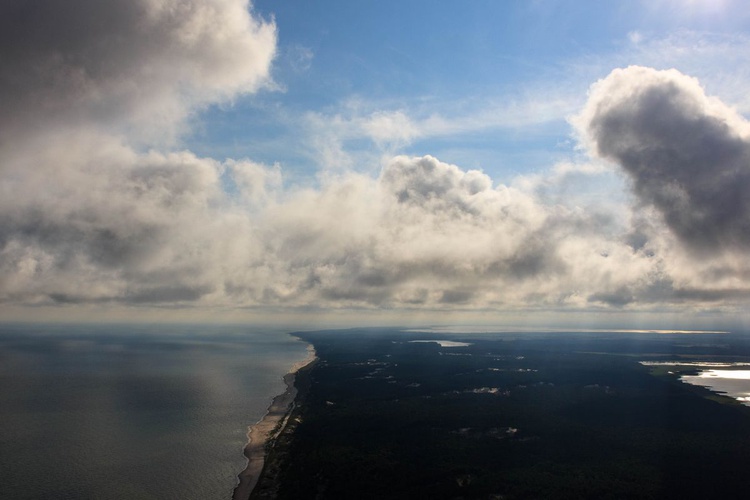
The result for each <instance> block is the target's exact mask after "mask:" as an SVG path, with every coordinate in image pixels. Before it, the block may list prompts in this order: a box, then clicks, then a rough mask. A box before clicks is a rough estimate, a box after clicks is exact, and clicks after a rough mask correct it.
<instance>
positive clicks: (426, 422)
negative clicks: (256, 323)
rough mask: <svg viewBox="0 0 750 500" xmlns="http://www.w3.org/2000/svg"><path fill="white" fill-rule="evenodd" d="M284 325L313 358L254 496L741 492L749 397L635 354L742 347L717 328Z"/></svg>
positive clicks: (673, 356)
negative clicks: (631, 330) (711, 331)
mask: <svg viewBox="0 0 750 500" xmlns="http://www.w3.org/2000/svg"><path fill="white" fill-rule="evenodd" d="M297 335H298V336H299V337H300V338H301V339H303V340H305V341H307V342H310V343H312V344H313V345H314V346H315V349H316V351H317V355H318V361H317V362H315V363H314V364H313V365H311V366H309V367H307V368H306V369H305V370H303V371H302V372H300V373H299V374H298V376H297V386H298V388H299V390H300V393H299V395H298V403H299V404H298V405H297V406H296V408H295V409H294V411H293V414H292V415H291V418H290V422H291V424H290V425H289V426H288V427H287V429H286V430H285V431H284V432H283V433H282V434H281V436H279V438H278V439H277V441H276V442H275V443H271V444H270V445H269V451H270V455H269V457H268V461H267V465H266V470H265V471H264V475H263V477H262V479H261V481H260V483H259V485H258V487H257V488H256V490H255V492H254V495H253V497H254V498H269V497H278V498H284V499H304V498H359V499H370V498H371V499H383V498H394V499H396V498H399V499H400V498H403V499H406V498H429V499H443V498H445V499H459V498H467V499H468V498H486V499H501V498H502V499H525V498H559V499H563V498H565V499H574V498H597V499H604V498H612V499H615V498H617V499H621V498H744V497H745V494H746V491H747V481H746V470H747V464H750V408H747V407H745V406H742V405H739V404H737V403H736V402H734V400H732V399H730V398H727V397H716V395H712V394H711V393H710V392H709V391H708V390H706V389H703V388H697V387H693V386H688V385H686V384H684V383H682V382H680V381H679V380H678V375H679V373H677V372H672V373H669V372H667V371H665V370H655V371H654V370H653V369H652V368H650V367H647V366H643V365H641V364H640V363H639V361H642V360H653V359H659V360H678V361H679V360H696V359H707V357H710V358H711V359H722V360H746V359H747V354H748V353H747V352H746V350H745V347H744V346H739V345H732V344H731V343H727V341H726V340H725V339H718V338H716V337H711V336H707V335H706V336H699V337H700V338H698V337H691V338H690V339H686V338H685V337H686V336H684V335H683V336H680V335H645V334H639V335H636V334H574V333H568V334H565V333H555V334H531V333H523V334H495V335H476V336H467V335H461V336H455V335H454V336H445V337H443V336H436V335H435V334H417V333H409V332H400V331H396V330H358V331H337V332H315V333H300V334H297ZM420 338H421V339H423V340H425V339H435V338H440V339H451V340H457V341H464V342H469V343H471V345H470V346H465V347H441V346H440V345H439V344H437V343H414V342H410V341H411V340H416V339H420ZM696 339H698V341H696ZM688 340H689V341H688ZM720 341H721V342H720ZM692 369H693V370H694V368H692ZM652 371H653V373H652ZM707 396H712V397H707Z"/></svg>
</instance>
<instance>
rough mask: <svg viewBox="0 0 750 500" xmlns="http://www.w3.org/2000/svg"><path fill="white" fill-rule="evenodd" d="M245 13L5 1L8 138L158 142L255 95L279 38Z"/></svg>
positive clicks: (214, 0) (193, 6) (2, 52)
mask: <svg viewBox="0 0 750 500" xmlns="http://www.w3.org/2000/svg"><path fill="white" fill-rule="evenodd" d="M247 9H248V2H247V1H246V0H180V1H174V0H168V1H156V0H104V1H99V0H69V1H65V2H59V1H56V0H34V1H23V0H7V1H4V2H2V4H1V5H0V61H2V63H1V64H0V109H2V110H3V113H2V116H0V130H2V132H0V139H3V140H6V141H8V140H15V139H17V138H18V137H20V136H23V135H24V134H27V133H30V132H34V133H38V132H39V130H40V129H48V128H50V127H56V126H60V125H65V126H68V127H70V126H71V125H80V126H90V125H91V124H92V123H95V124H97V126H98V127H103V126H104V127H109V128H112V129H114V130H116V131H118V132H122V131H123V130H127V131H128V132H129V133H131V134H135V133H137V132H138V130H139V129H140V128H142V127H146V128H148V131H147V132H148V134H157V132H159V131H160V129H171V128H173V127H175V126H176V125H179V122H180V120H181V119H182V118H184V117H185V116H186V115H187V114H188V113H189V112H190V110H191V108H192V107H193V106H196V105H202V104H204V103H207V102H212V101H216V100H221V99H224V98H228V97H231V96H232V95H235V94H236V93H237V92H242V91H251V90H255V89H257V88H258V87H259V86H261V85H263V84H264V83H265V82H267V81H268V74H269V73H268V71H269V64H270V61H271V59H272V58H273V56H274V54H275V47H276V33H275V26H274V25H273V24H272V23H264V22H262V21H259V20H257V19H254V18H253V17H252V16H251V15H250V13H249V12H248V10H247ZM139 135H141V136H140V137H139V138H140V139H143V140H145V139H146V137H145V134H139Z"/></svg>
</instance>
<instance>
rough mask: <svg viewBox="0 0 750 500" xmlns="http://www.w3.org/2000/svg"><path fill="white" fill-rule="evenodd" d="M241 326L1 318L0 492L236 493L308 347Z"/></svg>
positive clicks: (113, 495) (133, 498)
mask: <svg viewBox="0 0 750 500" xmlns="http://www.w3.org/2000/svg"><path fill="white" fill-rule="evenodd" d="M305 348H306V345H305V344H304V343H302V342H300V341H298V340H296V339H295V338H293V337H290V336H289V335H285V334H282V333H272V332H268V331H265V332H264V331H257V330H256V331H252V330H250V329H248V328H243V327H236V326H235V327H211V328H208V327H199V326H189V327H188V326H170V327H163V326H160V327H144V326H141V327H133V326H85V327H84V326H77V327H70V326H66V327H62V326H57V327H50V326H47V327H45V326H18V325H16V326H13V325H2V326H0V470H1V471H2V480H0V498H8V499H10V498H13V499H41V498H45V499H47V498H55V499H97V500H99V499H102V500H107V499H128V500H137V499H170V498H175V499H177V498H179V499H187V500H189V499H201V500H206V499H214V498H216V499H221V498H226V499H228V498H231V494H232V490H233V488H234V486H235V484H236V475H237V474H238V473H239V472H240V471H241V470H242V469H243V468H244V466H245V460H244V458H243V456H242V449H243V447H244V445H245V442H246V440H247V438H246V432H247V427H248V426H249V425H252V424H253V423H254V422H256V421H257V420H258V419H260V418H261V417H262V416H263V414H264V413H265V411H266V409H267V407H268V405H269V403H270V401H271V399H272V398H273V396H274V395H275V394H278V393H280V392H282V391H283V390H284V384H283V381H282V376H283V375H284V374H285V373H286V372H287V371H288V370H289V368H290V367H291V366H292V365H293V364H294V363H296V362H299V361H301V360H303V359H304V358H305V356H306V351H305Z"/></svg>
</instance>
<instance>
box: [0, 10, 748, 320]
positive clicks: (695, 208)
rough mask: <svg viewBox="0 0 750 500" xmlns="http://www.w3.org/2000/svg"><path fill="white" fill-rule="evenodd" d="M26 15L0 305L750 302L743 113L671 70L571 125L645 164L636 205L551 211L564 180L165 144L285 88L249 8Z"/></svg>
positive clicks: (11, 115) (627, 79) (607, 154)
mask: <svg viewBox="0 0 750 500" xmlns="http://www.w3.org/2000/svg"><path fill="white" fill-rule="evenodd" d="M30 5H31V4H29V3H28V2H21V1H18V2H15V1H13V2H6V3H5V4H4V5H3V7H2V10H3V15H0V47H2V51H3V53H2V56H3V58H2V60H3V63H2V66H1V67H0V105H1V106H2V108H3V110H4V113H3V116H2V117H1V118H0V131H1V132H0V134H1V135H0V145H2V149H0V192H1V193H2V195H1V196H0V277H1V278H0V302H1V303H4V304H6V305H7V304H16V305H18V304H20V305H38V304H67V303H116V304H133V305H136V304H149V305H182V306H186V305H196V306H206V307H208V306H214V305H217V306H222V307H250V308H254V307H272V308H279V307H281V308H283V307H291V308H298V307H303V308H359V307H365V308H387V309H398V308H406V309H412V308H439V309H460V310H473V309H495V310H503V309H506V308H514V309H519V308H520V309H560V308H569V309H576V310H577V309H592V308H594V309H595V308H615V309H617V308H623V307H625V308H642V307H644V308H647V307H651V306H652V305H654V304H657V305H659V306H660V307H662V306H664V305H669V304H671V305H672V306H676V307H677V306H678V305H679V304H681V303H689V304H691V305H693V304H710V305H712V306H713V305H715V304H717V303H719V304H720V305H724V306H732V305H737V304H741V303H744V302H745V301H746V300H747V298H748V295H750V287H749V286H748V285H749V284H750V268H748V266H747V265H746V264H745V263H744V259H743V257H744V254H745V252H746V251H747V247H748V245H750V236H748V235H750V231H748V229H749V227H748V226H749V225H750V211H749V209H748V202H747V201H746V197H745V196H743V194H744V193H745V192H746V189H747V188H748V187H750V186H748V179H749V177H748V154H749V153H748V151H750V149H748V140H749V139H748V135H747V131H748V124H747V122H746V121H745V120H744V118H742V117H741V116H739V115H737V114H736V113H733V112H732V111H731V110H730V109H729V108H727V107H726V106H724V105H723V104H721V102H719V101H718V100H717V99H715V98H709V97H706V96H705V95H704V93H703V91H702V89H701V87H700V86H699V85H698V83H697V82H696V81H695V80H693V79H691V78H689V77H687V76H684V75H682V74H680V73H679V72H677V71H674V70H672V71H655V70H651V69H647V68H635V67H632V68H627V69H623V70H616V71H614V72H613V73H612V74H611V75H609V76H608V77H607V78H605V79H604V80H602V81H600V82H598V83H597V84H595V85H594V86H593V87H592V92H591V95H590V98H589V102H588V104H587V105H586V107H585V109H584V110H583V111H582V112H581V114H580V115H578V116H577V117H576V119H575V120H574V121H575V124H576V126H577V127H578V129H579V130H580V132H581V136H582V138H583V140H584V141H585V142H586V143H587V144H588V145H589V146H590V147H591V150H592V152H593V153H594V154H596V155H599V156H601V157H602V158H605V159H607V160H611V161H613V162H614V163H615V164H617V165H619V166H620V167H621V168H622V169H623V170H624V172H626V173H627V175H628V176H629V177H630V179H631V180H632V187H633V190H634V193H635V195H636V198H637V200H638V203H636V204H635V206H633V207H619V209H618V210H617V211H613V209H612V207H611V206H606V207H605V206H602V207H598V208H597V207H586V209H584V208H581V207H578V206H576V204H575V203H573V202H568V203H566V202H559V203H558V202H554V203H553V202H551V201H549V200H550V199H552V198H553V197H550V196H549V190H550V189H554V185H555V183H554V182H553V181H550V182H546V183H544V189H545V192H546V195H545V196H541V195H540V194H539V192H537V191H536V190H535V189H534V188H533V184H534V183H529V184H527V185H526V187H523V183H520V184H518V183H517V184H513V185H505V184H501V183H497V182H495V181H493V180H492V179H490V178H489V177H488V176H487V175H485V174H484V173H482V172H480V171H476V170H465V169H462V168H460V167H458V166H455V165H449V164H446V163H443V162H441V161H439V160H438V159H436V158H433V157H431V156H424V157H404V156H397V157H394V158H392V159H390V160H388V161H385V162H384V166H383V168H382V170H381V172H380V174H379V175H378V176H377V177H372V176H368V175H365V174H361V173H357V172H349V171H347V172H338V173H336V174H331V173H328V174H327V176H325V177H323V178H322V180H321V181H320V185H319V186H317V187H315V188H307V189H301V188H295V189H291V188H285V187H284V183H283V179H282V171H281V170H280V168H279V167H278V166H274V167H271V166H266V165H260V164H257V163H254V162H252V161H250V160H236V161H235V160H225V161H217V160H214V159H210V158H199V157H197V156H196V155H194V154H192V153H191V152H189V151H171V148H170V147H169V146H168V145H169V140H170V139H171V138H173V137H174V134H177V133H178V132H179V130H180V128H181V127H183V126H184V125H185V119H186V118H187V117H189V116H190V115H191V113H194V112H195V111H196V110H199V109H200V108H201V107H202V106H205V105H207V104H210V103H215V102H225V101H227V100H231V99H232V98H234V97H236V96H239V95H241V94H242V93H245V92H253V91H256V90H258V89H259V88H260V87H262V86H264V85H271V81H270V77H269V72H270V65H271V62H272V59H273V56H274V53H275V50H276V32H275V26H274V25H273V23H271V22H267V21H263V20H261V19H258V18H257V17H255V16H253V14H252V13H251V12H252V11H248V10H247V9H248V5H247V3H246V2H243V1H241V0H212V1H208V2H207V1H201V2H197V1H196V2H189V1H179V2H177V1H165V0H161V1H157V0H139V1H130V0H128V1H122V2H120V1H114V2H108V3H107V6H106V7H104V6H103V4H101V5H100V3H99V2H95V1H87V0H74V1H71V2H66V4H65V7H64V8H61V7H60V6H59V5H58V2H54V1H47V0H44V1H40V2H35V3H33V5H34V8H33V9H32V8H31V7H30ZM61 16H62V17H61ZM217 27H218V29H217ZM156 129H158V131H159V133H156V132H157V130H156ZM152 132H153V133H152ZM154 134H156V135H154ZM11 144H12V147H11V146H10V145H11ZM145 146H147V147H150V148H151V149H149V150H147V149H145ZM363 170H366V169H365V168H363ZM574 170H575V169H574ZM589 170H590V171H591V172H598V171H599V170H600V169H598V168H591V169H589ZM576 171H578V172H585V171H586V169H578V170H576ZM555 175H558V174H555ZM537 184H539V183H537ZM514 186H515V187H514ZM519 186H520V187H519ZM529 186H532V187H529ZM568 188H569V186H568Z"/></svg>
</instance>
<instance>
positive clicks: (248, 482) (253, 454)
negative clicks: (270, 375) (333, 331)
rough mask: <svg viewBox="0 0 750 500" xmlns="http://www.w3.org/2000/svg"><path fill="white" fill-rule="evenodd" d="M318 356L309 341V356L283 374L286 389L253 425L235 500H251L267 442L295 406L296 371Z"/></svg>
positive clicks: (278, 430)
mask: <svg viewBox="0 0 750 500" xmlns="http://www.w3.org/2000/svg"><path fill="white" fill-rule="evenodd" d="M315 359H316V356H315V349H314V348H313V346H312V345H309V346H308V347H307V358H306V359H305V360H304V361H301V362H299V363H296V364H295V365H294V366H292V369H291V370H290V371H289V373H287V374H286V375H284V383H286V390H285V391H284V392H283V393H282V394H279V395H278V396H276V397H275V398H273V401H272V402H271V406H270V407H269V408H268V412H267V413H266V415H265V416H264V417H263V418H262V419H260V421H259V422H258V423H256V424H255V425H253V426H252V427H250V430H249V431H248V433H247V437H248V442H247V444H246V445H245V450H244V454H245V457H246V458H247V466H246V467H245V470H243V471H242V472H240V473H239V474H238V476H237V477H238V478H239V484H238V485H237V487H236V488H235V489H234V493H233V494H232V500H248V499H249V498H250V494H251V493H252V492H253V489H254V488H255V485H256V484H257V483H258V479H259V478H260V474H261V472H262V471H263V466H264V465H265V462H266V443H268V442H269V441H270V440H273V439H275V438H276V436H278V435H279V434H280V433H281V431H283V430H284V426H285V425H286V422H287V419H288V417H289V414H290V413H291V410H292V407H293V406H292V404H293V403H294V398H295V397H297V388H296V387H295V386H294V380H295V374H296V373H297V371H298V370H300V369H301V368H303V367H305V366H307V365H309V364H310V363H312V362H313V361H315Z"/></svg>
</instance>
